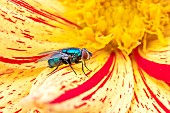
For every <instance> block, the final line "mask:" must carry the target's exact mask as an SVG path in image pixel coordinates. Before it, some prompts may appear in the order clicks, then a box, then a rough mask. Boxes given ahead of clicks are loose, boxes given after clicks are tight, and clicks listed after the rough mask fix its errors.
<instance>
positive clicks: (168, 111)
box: [138, 68, 170, 113]
mask: <svg viewBox="0 0 170 113" xmlns="http://www.w3.org/2000/svg"><path fill="white" fill-rule="evenodd" d="M138 70H139V73H140V75H141V78H142V80H143V83H144V84H145V86H146V88H147V90H148V91H149V93H150V95H151V96H152V97H153V98H154V99H155V101H156V102H157V104H158V105H159V106H160V107H161V108H162V109H163V110H164V111H165V112H166V113H170V110H168V108H167V107H166V106H164V104H163V103H162V102H161V101H160V100H159V99H158V98H157V97H156V95H155V94H154V93H153V92H152V90H151V88H150V87H149V86H148V84H147V83H146V79H145V77H144V75H143V72H142V70H141V69H140V68H139V69H138ZM154 107H155V106H154Z"/></svg>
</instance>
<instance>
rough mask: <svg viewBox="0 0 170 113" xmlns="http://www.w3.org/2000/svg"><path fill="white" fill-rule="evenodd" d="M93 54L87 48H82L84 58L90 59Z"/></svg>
mask: <svg viewBox="0 0 170 113" xmlns="http://www.w3.org/2000/svg"><path fill="white" fill-rule="evenodd" d="M91 56H92V53H90V52H89V51H87V49H85V48H83V49H82V60H89V59H90V57H91Z"/></svg>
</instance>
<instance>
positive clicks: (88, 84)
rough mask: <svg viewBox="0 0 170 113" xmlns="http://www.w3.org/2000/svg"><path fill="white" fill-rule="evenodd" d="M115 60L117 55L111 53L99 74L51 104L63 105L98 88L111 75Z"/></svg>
mask: <svg viewBox="0 0 170 113" xmlns="http://www.w3.org/2000/svg"><path fill="white" fill-rule="evenodd" d="M114 58H115V54H114V53H111V55H110V57H109V58H108V60H107V62H106V63H105V64H104V66H103V67H102V68H101V69H100V70H99V71H98V72H96V73H95V74H94V75H93V76H92V77H91V78H90V79H88V80H87V81H86V82H85V83H83V84H82V85H79V86H78V87H77V88H74V89H71V90H68V91H66V92H65V93H64V94H62V95H61V96H59V97H57V98H56V99H54V100H53V101H51V102H50V103H51V104H56V103H61V102H63V101H66V100H68V99H71V98H74V97H76V96H78V95H80V94H82V93H84V92H86V91H88V90H90V89H91V88H93V87H94V86H96V85H97V84H98V83H99V82H100V81H101V80H102V79H103V78H104V76H106V75H107V74H108V73H109V70H110V67H111V66H112V63H113V61H114Z"/></svg>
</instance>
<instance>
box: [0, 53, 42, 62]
mask: <svg viewBox="0 0 170 113" xmlns="http://www.w3.org/2000/svg"><path fill="white" fill-rule="evenodd" d="M44 56H45V55H42V56H33V57H14V59H10V58H4V57H2V56H0V61H1V62H4V63H10V64H24V63H31V62H37V60H38V59H40V58H42V57H44Z"/></svg>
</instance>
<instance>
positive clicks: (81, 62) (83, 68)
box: [76, 61, 87, 76]
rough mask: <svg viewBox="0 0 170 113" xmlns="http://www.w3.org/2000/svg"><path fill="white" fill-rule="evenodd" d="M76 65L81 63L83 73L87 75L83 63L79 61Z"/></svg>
mask: <svg viewBox="0 0 170 113" xmlns="http://www.w3.org/2000/svg"><path fill="white" fill-rule="evenodd" d="M76 63H81V64H82V71H83V73H84V75H86V73H85V71H84V65H83V61H78V62H76ZM86 76H87V75H86Z"/></svg>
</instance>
